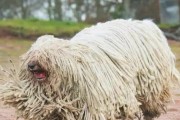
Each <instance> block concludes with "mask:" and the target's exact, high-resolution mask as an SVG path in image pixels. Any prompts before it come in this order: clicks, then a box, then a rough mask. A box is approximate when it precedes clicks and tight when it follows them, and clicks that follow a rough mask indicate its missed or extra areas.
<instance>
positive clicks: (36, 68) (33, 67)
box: [28, 61, 47, 81]
mask: <svg viewBox="0 0 180 120" xmlns="http://www.w3.org/2000/svg"><path fill="white" fill-rule="evenodd" d="M28 70H29V71H30V72H31V73H32V74H33V76H34V78H35V79H36V80H38V81H44V80H46V78H47V71H46V70H44V69H43V68H42V67H41V66H40V65H39V64H38V63H37V62H34V61H32V62H29V63H28Z"/></svg>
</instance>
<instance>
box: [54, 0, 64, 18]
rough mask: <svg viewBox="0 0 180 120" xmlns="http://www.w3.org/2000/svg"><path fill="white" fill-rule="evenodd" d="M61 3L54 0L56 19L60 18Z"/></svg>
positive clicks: (58, 0) (59, 0)
mask: <svg viewBox="0 0 180 120" xmlns="http://www.w3.org/2000/svg"><path fill="white" fill-rule="evenodd" d="M61 6H62V3H61V0H55V9H54V18H55V19H56V20H62V9H61Z"/></svg>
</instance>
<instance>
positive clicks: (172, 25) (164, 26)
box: [158, 24, 180, 29]
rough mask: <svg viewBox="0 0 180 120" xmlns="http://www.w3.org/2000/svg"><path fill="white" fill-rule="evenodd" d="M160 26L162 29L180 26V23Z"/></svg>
mask: <svg viewBox="0 0 180 120" xmlns="http://www.w3.org/2000/svg"><path fill="white" fill-rule="evenodd" d="M158 26H159V28H161V29H171V28H178V27H180V24H159V25H158Z"/></svg>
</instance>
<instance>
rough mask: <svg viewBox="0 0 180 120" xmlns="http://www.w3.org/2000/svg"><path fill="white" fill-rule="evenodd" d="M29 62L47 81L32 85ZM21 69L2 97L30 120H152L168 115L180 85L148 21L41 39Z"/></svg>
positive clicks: (165, 46)
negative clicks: (140, 117)
mask: <svg viewBox="0 0 180 120" xmlns="http://www.w3.org/2000/svg"><path fill="white" fill-rule="evenodd" d="M30 61H37V62H38V64H40V66H41V67H42V68H43V69H45V70H46V71H47V72H48V78H47V80H45V81H43V82H39V81H37V80H35V79H34V77H33V75H32V73H31V72H30V71H29V70H28V69H27V64H28V63H29V62H30ZM21 63H22V64H21V67H20V70H19V71H17V70H11V73H8V76H7V77H4V79H6V80H7V79H8V82H7V83H6V84H5V85H4V86H2V87H1V90H0V93H1V99H2V100H3V101H4V102H5V103H6V104H8V105H11V106H13V107H15V108H16V110H17V114H18V115H19V116H20V117H24V118H25V119H28V120H116V119H126V118H128V119H134V118H135V115H137V114H139V113H141V112H142V113H143V115H144V119H149V118H150V119H151V118H154V117H158V116H159V115H160V114H161V113H162V112H164V111H165V110H166V103H168V102H169V101H170V99H171V95H170V87H171V85H172V83H177V82H178V80H179V73H178V72H177V70H176V68H175V57H174V55H173V54H172V52H171V50H170V48H169V46H168V44H167V40H166V38H165V37H164V35H163V33H162V32H161V31H160V30H159V29H158V27H157V26H156V25H155V24H154V23H152V22H151V21H148V20H144V21H135V20H134V21H131V20H114V21H110V22H106V23H100V24H97V25H96V26H92V27H90V28H86V29H84V30H82V31H81V32H79V33H78V34H77V35H76V36H75V37H73V38H72V39H71V40H70V41H67V40H61V39H57V38H54V37H53V36H48V35H45V36H42V37H40V38H38V40H37V41H36V42H35V43H34V44H33V45H32V47H31V48H30V50H29V51H28V52H27V53H25V54H24V55H23V56H22V61H21ZM5 73H7V71H5ZM9 79H10V80H9Z"/></svg>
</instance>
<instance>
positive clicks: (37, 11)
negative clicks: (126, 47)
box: [0, 0, 180, 64]
mask: <svg viewBox="0 0 180 120" xmlns="http://www.w3.org/2000/svg"><path fill="white" fill-rule="evenodd" d="M118 18H123V19H140V20H142V19H151V20H153V21H154V22H155V23H156V24H157V25H158V26H159V27H160V28H161V29H162V30H163V32H164V34H165V35H166V36H167V38H168V39H169V40H176V41H179V40H180V0H0V64H4V63H6V61H7V59H16V58H17V56H19V55H21V54H22V53H24V52H25V51H26V50H27V49H28V48H29V47H30V45H31V44H32V43H33V41H34V40H36V38H37V37H39V36H41V35H44V34H53V35H55V36H56V37H61V38H68V39H69V38H71V37H72V36H73V35H74V34H76V33H77V32H79V31H80V30H81V29H83V28H85V27H88V26H90V25H92V24H96V23H97V22H105V21H108V20H112V19H118Z"/></svg>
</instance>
